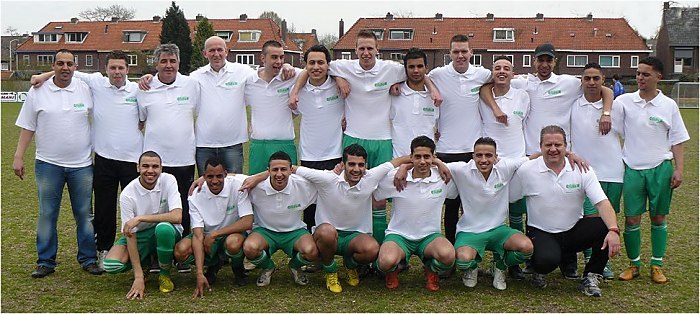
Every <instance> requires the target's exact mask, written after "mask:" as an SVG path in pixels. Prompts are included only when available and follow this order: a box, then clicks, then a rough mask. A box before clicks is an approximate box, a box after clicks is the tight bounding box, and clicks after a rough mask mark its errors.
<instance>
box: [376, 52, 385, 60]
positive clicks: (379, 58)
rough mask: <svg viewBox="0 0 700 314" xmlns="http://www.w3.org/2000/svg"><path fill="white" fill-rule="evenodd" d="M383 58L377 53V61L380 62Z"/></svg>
mask: <svg viewBox="0 0 700 314" xmlns="http://www.w3.org/2000/svg"><path fill="white" fill-rule="evenodd" d="M382 59H384V57H383V56H382V53H381V52H377V60H382Z"/></svg>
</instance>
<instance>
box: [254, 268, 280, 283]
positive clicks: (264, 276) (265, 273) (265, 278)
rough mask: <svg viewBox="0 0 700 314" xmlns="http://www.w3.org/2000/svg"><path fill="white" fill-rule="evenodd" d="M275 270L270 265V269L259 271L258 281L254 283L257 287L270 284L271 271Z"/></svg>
mask: <svg viewBox="0 0 700 314" xmlns="http://www.w3.org/2000/svg"><path fill="white" fill-rule="evenodd" d="M274 272H275V267H272V268H270V269H263V270H262V271H261V272H260V277H258V282H256V283H255V284H256V285H258V287H264V286H267V285H269V284H270V279H272V273H274Z"/></svg>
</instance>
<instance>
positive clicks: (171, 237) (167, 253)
mask: <svg viewBox="0 0 700 314" xmlns="http://www.w3.org/2000/svg"><path fill="white" fill-rule="evenodd" d="M155 228H156V231H155V233H156V253H157V254H158V264H159V265H160V274H161V275H166V276H169V275H170V267H171V266H172V265H173V248H174V247H175V241H176V239H177V231H176V230H175V227H174V226H173V225H172V224H170V223H163V222H161V223H159V224H157V225H156V227H155Z"/></svg>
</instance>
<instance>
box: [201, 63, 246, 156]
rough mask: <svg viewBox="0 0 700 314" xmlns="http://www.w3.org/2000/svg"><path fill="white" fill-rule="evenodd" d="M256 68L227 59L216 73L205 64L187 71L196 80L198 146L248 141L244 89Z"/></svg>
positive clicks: (227, 144)
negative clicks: (197, 90) (198, 98)
mask: <svg viewBox="0 0 700 314" xmlns="http://www.w3.org/2000/svg"><path fill="white" fill-rule="evenodd" d="M255 74H256V73H255V70H253V69H252V68H251V67H249V66H247V65H243V64H240V63H231V62H228V61H226V64H225V65H224V67H222V68H221V69H219V72H214V70H212V68H211V65H209V64H207V65H205V66H203V67H201V68H199V69H197V70H196V71H194V72H192V73H190V77H192V78H193V79H195V80H197V81H199V86H200V89H201V94H200V105H199V110H198V111H197V122H196V124H195V133H196V134H197V136H196V139H197V147H226V146H232V145H237V144H240V143H244V142H247V141H248V117H247V116H246V112H245V99H244V93H243V91H244V88H245V85H246V81H247V79H248V76H251V75H255Z"/></svg>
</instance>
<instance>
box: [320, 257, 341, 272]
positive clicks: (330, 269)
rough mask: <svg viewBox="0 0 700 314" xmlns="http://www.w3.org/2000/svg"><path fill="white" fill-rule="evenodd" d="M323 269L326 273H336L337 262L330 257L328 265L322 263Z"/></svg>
mask: <svg viewBox="0 0 700 314" xmlns="http://www.w3.org/2000/svg"><path fill="white" fill-rule="evenodd" d="M323 271H324V272H326V273H337V272H338V264H337V263H336V262H335V259H332V260H331V263H330V264H328V265H326V264H323Z"/></svg>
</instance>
